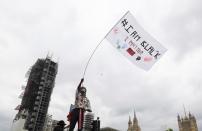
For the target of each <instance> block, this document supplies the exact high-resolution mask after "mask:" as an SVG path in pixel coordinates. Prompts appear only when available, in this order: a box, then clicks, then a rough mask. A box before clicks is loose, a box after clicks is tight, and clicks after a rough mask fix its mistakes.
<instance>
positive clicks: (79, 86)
mask: <svg viewBox="0 0 202 131" xmlns="http://www.w3.org/2000/svg"><path fill="white" fill-rule="evenodd" d="M83 81H84V78H82V79H81V81H80V83H79V85H78V87H77V89H78V90H80V88H81V85H82V83H83Z"/></svg>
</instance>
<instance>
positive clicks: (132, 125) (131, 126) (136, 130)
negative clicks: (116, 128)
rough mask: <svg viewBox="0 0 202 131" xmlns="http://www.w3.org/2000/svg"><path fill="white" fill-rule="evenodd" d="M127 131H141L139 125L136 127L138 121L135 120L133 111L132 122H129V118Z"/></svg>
mask: <svg viewBox="0 0 202 131" xmlns="http://www.w3.org/2000/svg"><path fill="white" fill-rule="evenodd" d="M127 131H141V129H140V127H139V125H138V120H137V117H136V113H135V111H134V118H133V122H132V121H131V118H130V116H129V121H128V130H127Z"/></svg>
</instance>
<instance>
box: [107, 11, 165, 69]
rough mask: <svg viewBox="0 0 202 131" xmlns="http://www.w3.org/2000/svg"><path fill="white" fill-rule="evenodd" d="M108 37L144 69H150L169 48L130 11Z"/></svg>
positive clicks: (116, 46)
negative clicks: (147, 30)
mask: <svg viewBox="0 0 202 131" xmlns="http://www.w3.org/2000/svg"><path fill="white" fill-rule="evenodd" d="M106 39H107V40H108V41H109V42H110V43H111V44H112V45H113V46H114V47H115V48H117V49H118V50H119V51H120V52H121V53H122V54H123V55H124V56H126V57H127V58H128V59H129V60H130V61H131V62H132V63H134V64H135V65H137V66H138V67H140V68H142V69H144V70H149V69H150V68H151V67H152V65H153V64H154V63H155V62H156V61H158V60H159V59H160V58H161V57H162V55H163V54H164V53H165V52H166V50H167V49H166V48H164V47H163V46H162V45H161V44H160V43H159V42H158V41H156V40H155V39H154V38H153V37H152V36H150V35H149V34H148V33H147V32H146V31H145V30H144V29H143V28H142V27H141V26H140V25H139V24H138V23H137V21H136V20H135V18H134V17H133V15H132V14H131V13H130V12H127V13H126V14H125V15H124V16H123V18H121V20H120V21H119V22H118V23H117V24H116V25H115V26H114V27H113V28H112V30H111V31H110V32H109V33H108V34H107V36H106Z"/></svg>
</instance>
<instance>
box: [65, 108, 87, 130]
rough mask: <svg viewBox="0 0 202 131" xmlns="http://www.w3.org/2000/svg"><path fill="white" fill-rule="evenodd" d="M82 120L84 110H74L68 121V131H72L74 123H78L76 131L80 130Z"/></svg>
mask: <svg viewBox="0 0 202 131" xmlns="http://www.w3.org/2000/svg"><path fill="white" fill-rule="evenodd" d="M83 118H84V110H83V109H80V108H75V109H73V111H72V117H71V119H70V127H69V131H74V128H75V125H76V122H77V121H78V131H81V130H82V126H83Z"/></svg>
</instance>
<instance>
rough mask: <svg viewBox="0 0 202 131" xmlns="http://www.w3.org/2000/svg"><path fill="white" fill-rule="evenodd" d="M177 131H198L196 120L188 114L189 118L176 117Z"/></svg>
mask: <svg viewBox="0 0 202 131" xmlns="http://www.w3.org/2000/svg"><path fill="white" fill-rule="evenodd" d="M177 120H178V126H179V131H198V127H197V123H196V118H195V117H194V116H193V115H192V114H191V113H190V112H189V116H187V115H186V113H185V117H184V118H183V117H180V116H179V115H178V116H177Z"/></svg>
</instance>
